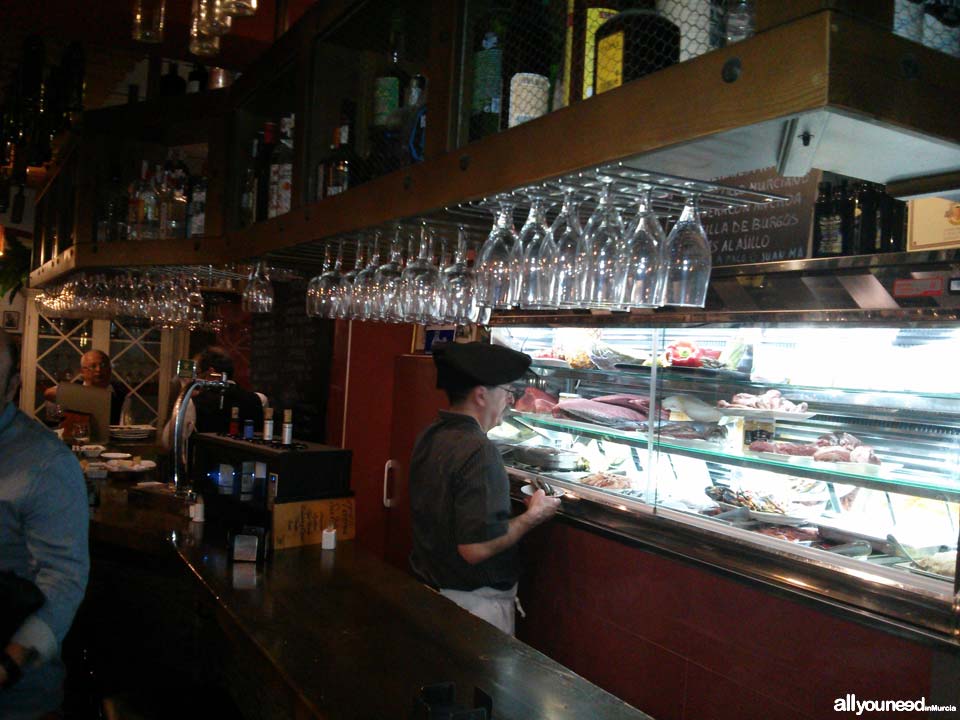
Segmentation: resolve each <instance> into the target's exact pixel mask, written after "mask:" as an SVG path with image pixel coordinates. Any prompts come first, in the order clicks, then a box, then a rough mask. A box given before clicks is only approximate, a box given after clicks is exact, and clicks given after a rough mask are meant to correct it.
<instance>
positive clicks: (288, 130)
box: [267, 114, 295, 217]
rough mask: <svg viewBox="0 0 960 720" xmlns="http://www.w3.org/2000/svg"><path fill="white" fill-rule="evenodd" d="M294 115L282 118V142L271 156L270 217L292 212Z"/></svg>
mask: <svg viewBox="0 0 960 720" xmlns="http://www.w3.org/2000/svg"><path fill="white" fill-rule="evenodd" d="M294 123H295V119H294V115H293V114H290V115H285V116H283V117H282V118H280V142H279V143H277V145H276V147H275V148H274V150H273V155H272V156H271V157H270V208H269V211H268V213H267V214H268V217H276V216H277V215H283V214H284V213H288V212H290V200H291V195H292V193H291V191H292V187H293V128H294Z"/></svg>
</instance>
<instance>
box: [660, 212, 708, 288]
mask: <svg viewBox="0 0 960 720" xmlns="http://www.w3.org/2000/svg"><path fill="white" fill-rule="evenodd" d="M664 262H665V268H664V276H665V284H666V288H665V290H664V293H665V294H664V301H663V302H664V304H665V305H679V306H684V307H703V306H704V304H705V303H706V301H707V286H708V285H709V284H710V269H711V264H712V260H711V255H710V243H709V241H708V240H707V233H706V231H704V229H703V224H702V223H701V222H700V207H699V198H698V197H697V196H696V195H690V196H689V197H688V198H687V203H686V205H684V208H683V212H682V213H681V215H680V219H679V220H678V221H677V224H676V225H674V226H673V230H671V231H670V235H669V236H668V237H667V242H666V249H665V251H664Z"/></svg>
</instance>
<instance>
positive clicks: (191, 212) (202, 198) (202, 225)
mask: <svg viewBox="0 0 960 720" xmlns="http://www.w3.org/2000/svg"><path fill="white" fill-rule="evenodd" d="M206 220H207V178H206V172H205V171H204V172H203V174H201V175H200V176H198V177H195V178H193V179H192V180H191V187H190V203H189V204H188V205H187V237H200V236H202V235H203V234H204V233H205V232H206Z"/></svg>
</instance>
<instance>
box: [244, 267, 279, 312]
mask: <svg viewBox="0 0 960 720" xmlns="http://www.w3.org/2000/svg"><path fill="white" fill-rule="evenodd" d="M241 307H242V308H243V310H244V311H246V312H250V313H268V312H272V311H273V285H271V284H270V275H269V274H268V272H267V266H266V264H264V262H263V261H262V260H261V261H259V262H258V263H257V266H256V267H255V268H254V270H253V272H251V273H250V277H249V278H248V279H247V287H245V288H244V290H243V296H242V298H241Z"/></svg>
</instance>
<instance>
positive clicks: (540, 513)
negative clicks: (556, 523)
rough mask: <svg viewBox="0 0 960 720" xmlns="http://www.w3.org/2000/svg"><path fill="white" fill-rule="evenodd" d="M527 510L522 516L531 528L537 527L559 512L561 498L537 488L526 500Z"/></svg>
mask: <svg viewBox="0 0 960 720" xmlns="http://www.w3.org/2000/svg"><path fill="white" fill-rule="evenodd" d="M526 503H527V511H526V512H525V513H524V514H523V515H522V516H521V517H523V518H524V519H525V520H526V523H527V525H528V526H529V527H530V528H535V527H536V526H537V525H539V524H540V523H542V522H545V521H547V520H549V519H550V518H552V517H553V516H554V515H556V514H557V510H559V509H560V498H558V497H547V495H546V493H545V492H543V490H537V491H536V492H534V493H533V495H531V496H530V499H529V500H527V501H526Z"/></svg>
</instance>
